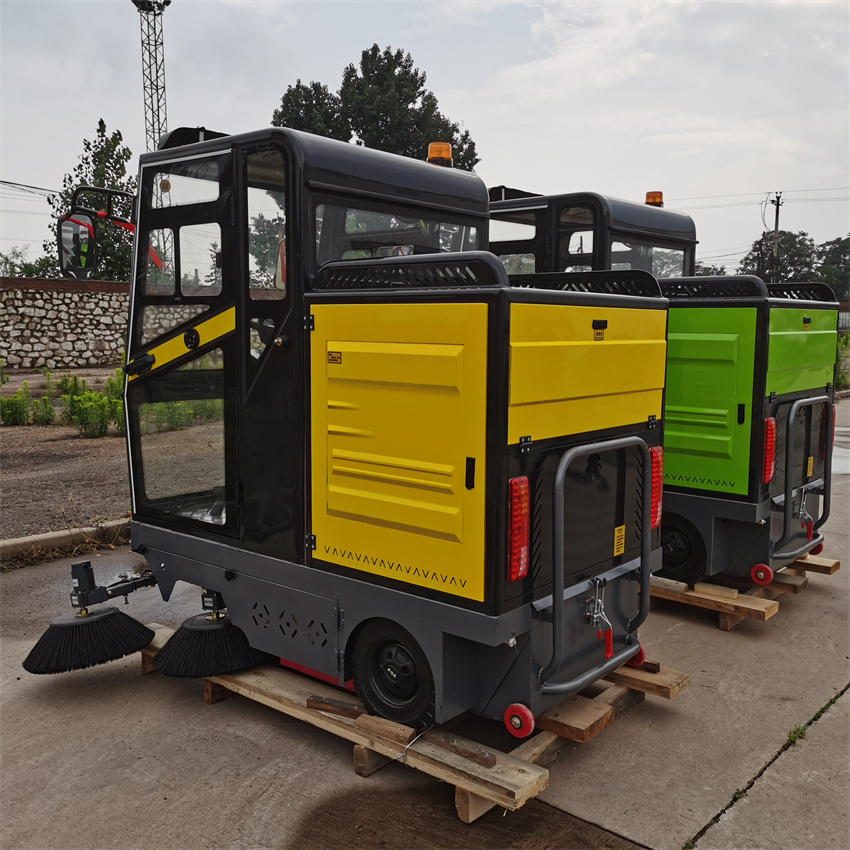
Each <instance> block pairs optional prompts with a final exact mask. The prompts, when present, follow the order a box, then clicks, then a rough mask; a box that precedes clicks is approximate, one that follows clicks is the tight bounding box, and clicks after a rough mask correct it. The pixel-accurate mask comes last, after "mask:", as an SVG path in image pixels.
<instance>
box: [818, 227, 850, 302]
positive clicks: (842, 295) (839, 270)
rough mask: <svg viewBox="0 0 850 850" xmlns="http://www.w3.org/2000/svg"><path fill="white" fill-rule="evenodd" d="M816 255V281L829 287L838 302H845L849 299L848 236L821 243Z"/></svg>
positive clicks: (849, 264)
mask: <svg viewBox="0 0 850 850" xmlns="http://www.w3.org/2000/svg"><path fill="white" fill-rule="evenodd" d="M816 254H817V263H818V268H817V275H816V279H817V280H820V281H822V282H823V283H825V284H827V285H828V286H831V287H832V291H833V292H834V293H835V297H836V298H837V299H838V300H839V301H846V300H847V299H848V297H850V295H849V294H848V290H850V236H845V237H844V238H843V239H841V238H838V239H831V240H829V241H828V242H823V243H822V244H820V245H818V246H817V249H816Z"/></svg>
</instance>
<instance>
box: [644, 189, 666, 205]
mask: <svg viewBox="0 0 850 850" xmlns="http://www.w3.org/2000/svg"><path fill="white" fill-rule="evenodd" d="M646 203H647V204H648V205H649V206H651V207H663V206H664V193H663V192H647V193H646Z"/></svg>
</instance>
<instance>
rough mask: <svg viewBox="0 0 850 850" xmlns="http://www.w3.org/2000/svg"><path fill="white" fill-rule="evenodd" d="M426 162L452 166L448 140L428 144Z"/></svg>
mask: <svg viewBox="0 0 850 850" xmlns="http://www.w3.org/2000/svg"><path fill="white" fill-rule="evenodd" d="M428 162H430V163H432V164H433V165H443V166H445V167H446V168H453V167H454V162H453V161H452V146H451V145H450V144H449V143H448V142H431V143H430V144H429V145H428Z"/></svg>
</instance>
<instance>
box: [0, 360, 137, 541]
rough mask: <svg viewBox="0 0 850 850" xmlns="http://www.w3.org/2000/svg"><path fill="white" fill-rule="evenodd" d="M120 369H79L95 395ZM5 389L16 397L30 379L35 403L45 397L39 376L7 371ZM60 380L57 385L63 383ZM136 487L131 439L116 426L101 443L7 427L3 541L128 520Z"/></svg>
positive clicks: (2, 443) (1, 445)
mask: <svg viewBox="0 0 850 850" xmlns="http://www.w3.org/2000/svg"><path fill="white" fill-rule="evenodd" d="M113 371H114V370H113V369H87V370H77V371H76V372H75V374H76V375H77V376H78V377H79V378H83V379H85V380H86V383H87V385H88V386H89V387H90V388H92V389H98V390H102V389H103V384H104V383H105V381H106V379H107V378H108V377H109V376H110V375H112V374H113ZM7 374H8V375H9V382H8V383H6V384H4V385H3V387H2V388H0V394H2V395H3V396H8V395H13V394H14V393H15V392H16V391H17V389H18V388H19V387H21V386H22V385H23V382H24V381H25V380H26V381H28V382H29V386H30V392H31V394H32V397H33V398H34V399H37V398H41V396H42V395H43V393H44V387H45V378H44V376H43V375H42V374H41V373H40V372H35V373H19V372H8V373H7ZM61 374H63V373H61V372H58V371H57V372H56V373H54V374H53V380H54V381H56V380H58V378H59V377H61ZM129 508H130V486H129V479H128V474H127V454H126V450H125V443H124V438H123V437H121V436H119V435H118V434H117V433H116V432H115V431H114V430H113V429H112V426H110V433H109V435H108V436H106V437H102V438H99V439H86V438H83V437H80V436H79V434H78V433H77V429H76V428H74V427H71V426H65V425H49V426H39V425H27V426H23V427H3V428H0V539H2V540H8V539H11V538H15V537H25V536H27V535H30V534H40V533H42V532H46V531H61V530H62V529H64V528H68V527H84V526H88V525H94V524H96V523H97V522H99V521H102V520H107V519H118V518H120V517H123V516H126V515H127V513H128V511H129Z"/></svg>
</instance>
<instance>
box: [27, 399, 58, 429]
mask: <svg viewBox="0 0 850 850" xmlns="http://www.w3.org/2000/svg"><path fill="white" fill-rule="evenodd" d="M55 419H56V411H55V410H54V409H53V402H52V401H51V400H50V399H49V398H48V397H47V396H42V397H41V400H40V401H37V402H35V403H34V404H33V406H32V424H33V425H52V424H53V422H54V420H55Z"/></svg>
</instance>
